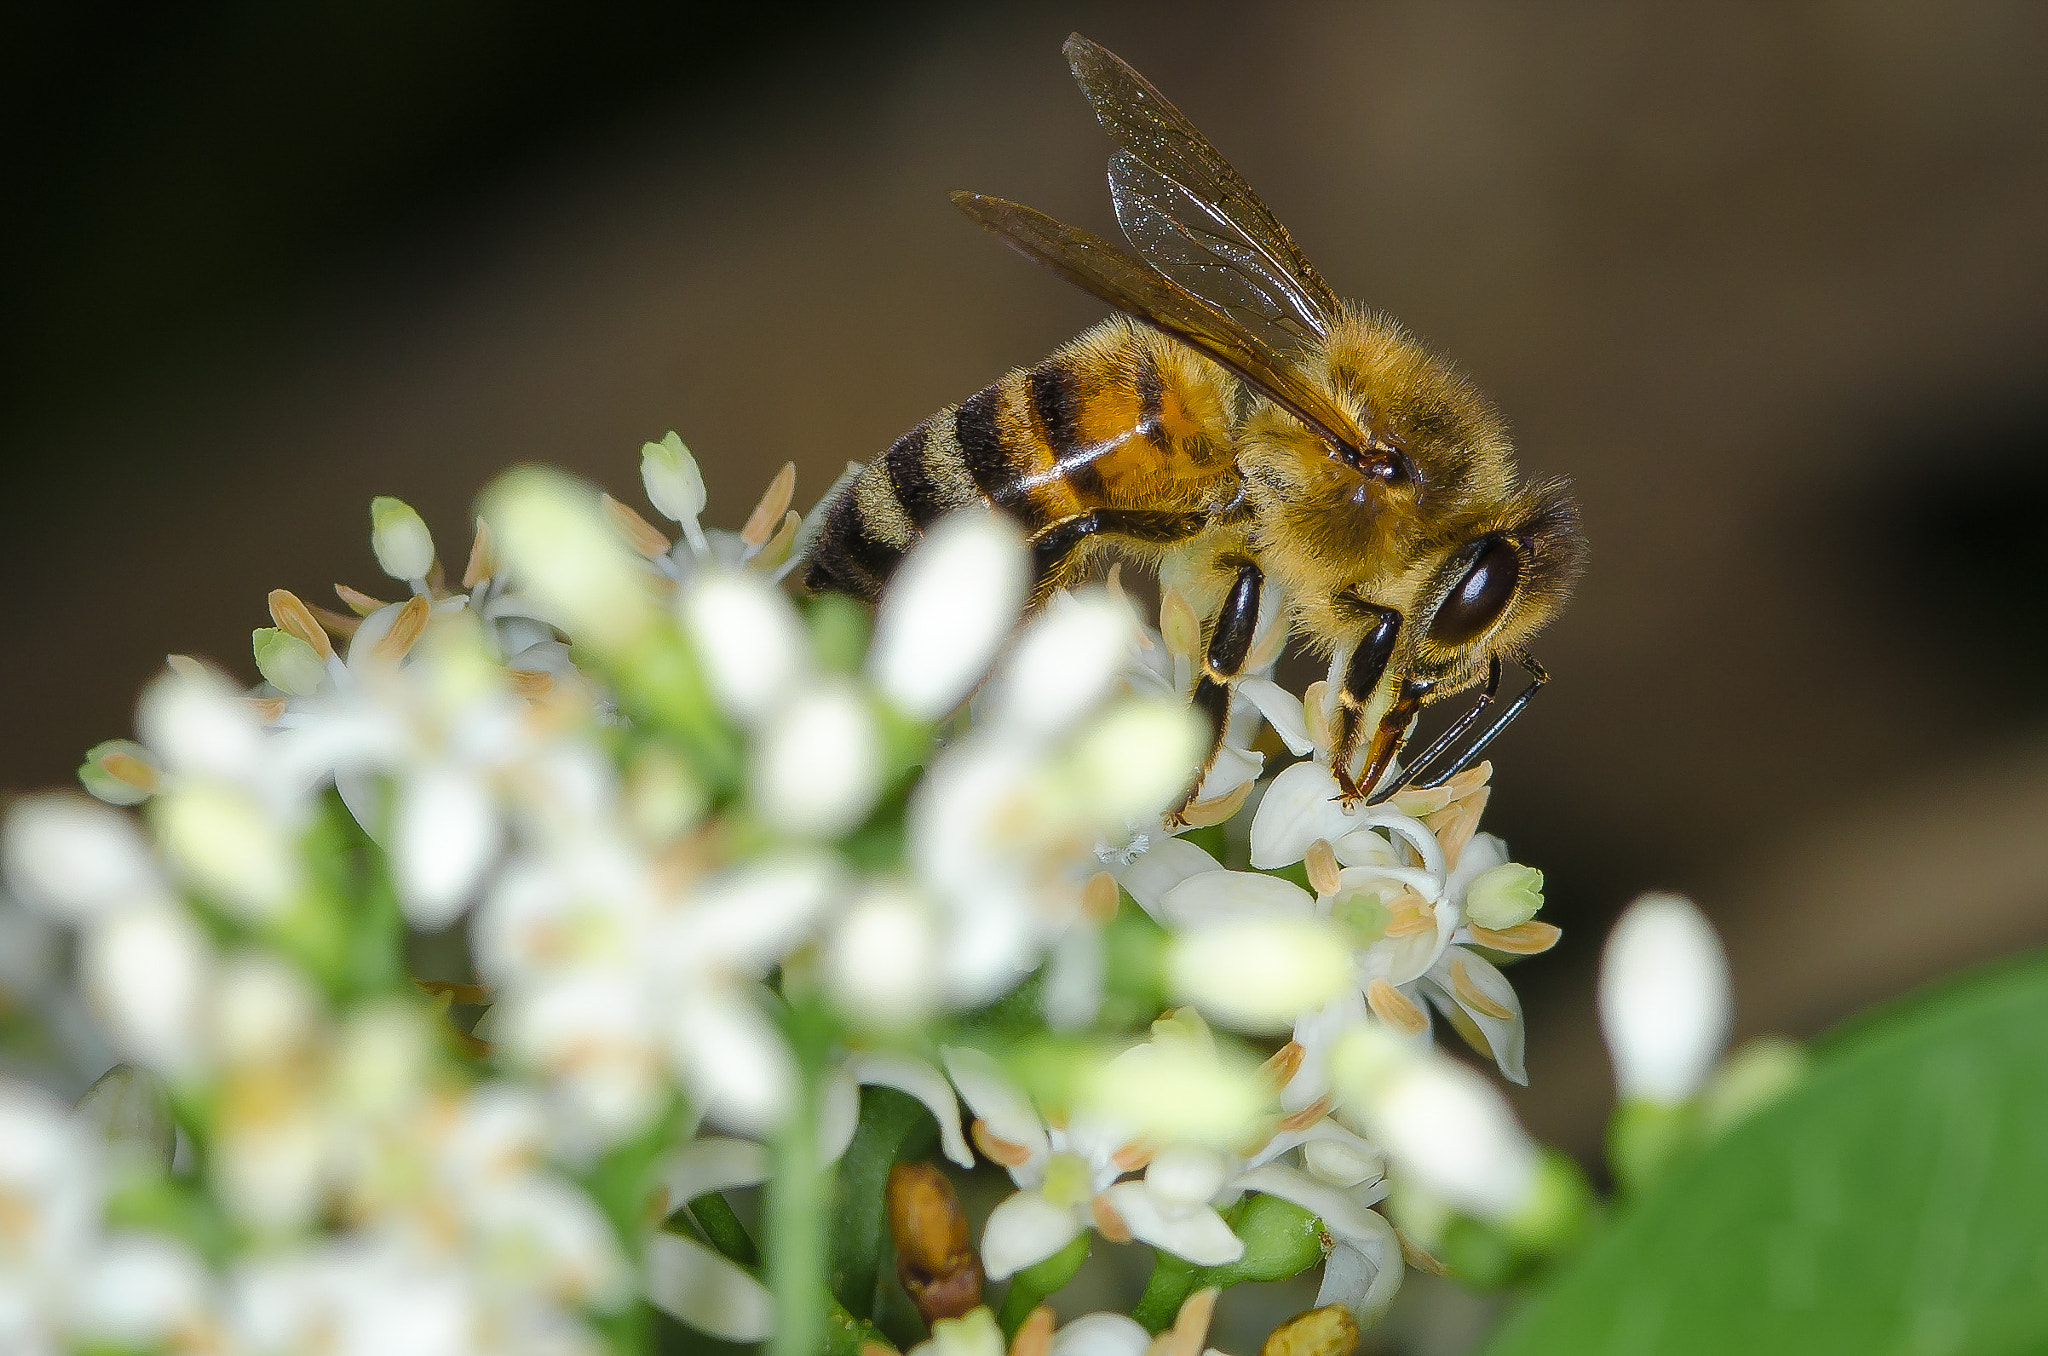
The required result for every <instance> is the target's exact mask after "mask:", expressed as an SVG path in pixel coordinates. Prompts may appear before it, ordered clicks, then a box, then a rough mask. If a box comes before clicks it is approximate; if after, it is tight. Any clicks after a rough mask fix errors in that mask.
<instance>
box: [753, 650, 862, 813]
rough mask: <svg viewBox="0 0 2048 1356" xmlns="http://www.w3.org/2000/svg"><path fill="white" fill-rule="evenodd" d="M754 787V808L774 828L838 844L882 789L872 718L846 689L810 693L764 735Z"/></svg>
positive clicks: (757, 748) (858, 697) (757, 752)
mask: <svg viewBox="0 0 2048 1356" xmlns="http://www.w3.org/2000/svg"><path fill="white" fill-rule="evenodd" d="M752 781H753V784H752V787H751V790H752V793H753V799H754V805H755V808H757V809H758V810H759V811H760V813H761V817H762V818H763V819H766V820H767V821H768V822H769V823H770V824H772V825H774V826H775V827H776V828H778V829H781V830H782V831H784V832H785V833H798V834H809V835H815V836H816V837H820V838H836V837H838V836H839V835H840V834H842V833H845V832H846V831H847V830H849V829H851V828H853V827H854V826H855V825H857V824H859V823H860V822H861V821H862V820H863V819H865V818H867V814H868V811H869V810H870V809H872V808H873V807H874V803H875V797H876V795H877V794H879V793H880V791H881V789H882V737H881V734H880V732H879V731H878V730H877V729H876V728H875V717H874V713H873V712H872V711H870V710H869V709H868V705H867V703H866V701H864V700H863V699H862V697H861V695H860V694H859V693H858V692H856V691H855V690H854V689H853V688H852V687H851V686H850V685H848V684H846V683H835V684H831V685H828V686H825V687H820V688H817V689H814V690H811V691H808V692H805V693H804V694H803V695H802V696H801V697H799V698H797V700H796V701H795V702H794V703H793V704H792V705H791V706H790V708H789V710H788V711H786V712H784V713H782V715H781V716H780V717H779V718H777V719H775V720H774V721H773V722H772V723H771V724H770V726H769V727H768V729H766V730H765V731H764V732H763V733H762V736H761V739H760V742H759V743H758V744H757V745H756V746H755V750H754V775H753V779H752Z"/></svg>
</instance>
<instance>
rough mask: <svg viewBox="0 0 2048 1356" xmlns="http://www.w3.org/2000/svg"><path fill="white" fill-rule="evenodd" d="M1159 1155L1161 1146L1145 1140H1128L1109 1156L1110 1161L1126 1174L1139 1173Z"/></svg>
mask: <svg viewBox="0 0 2048 1356" xmlns="http://www.w3.org/2000/svg"><path fill="white" fill-rule="evenodd" d="M1158 1153H1159V1146H1158V1145H1156V1144H1152V1143H1149V1142H1147V1141H1145V1140H1143V1139H1133V1140H1128V1141H1126V1142H1125V1143H1123V1144H1122V1145H1120V1146H1119V1147H1118V1148H1117V1151H1116V1152H1115V1153H1113V1154H1111V1155H1110V1156H1109V1161H1110V1162H1112V1163H1114V1164H1116V1165H1117V1167H1118V1168H1119V1169H1121V1170H1122V1171H1124V1172H1137V1171H1138V1170H1139V1169H1141V1168H1143V1167H1145V1166H1146V1165H1147V1164H1148V1163H1150V1162H1151V1161H1152V1160H1153V1158H1154V1157H1155V1156H1157V1155H1158Z"/></svg>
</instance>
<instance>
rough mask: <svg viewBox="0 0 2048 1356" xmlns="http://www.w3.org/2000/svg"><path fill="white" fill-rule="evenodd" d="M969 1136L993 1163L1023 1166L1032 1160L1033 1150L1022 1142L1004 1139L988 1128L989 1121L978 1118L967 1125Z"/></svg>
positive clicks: (1005, 1165) (1011, 1166)
mask: <svg viewBox="0 0 2048 1356" xmlns="http://www.w3.org/2000/svg"><path fill="white" fill-rule="evenodd" d="M967 1136H968V1138H969V1139H972V1140H973V1141H974V1147H975V1148H977V1149H979V1150H981V1154H982V1157H984V1158H986V1159H988V1161H989V1162H991V1163H998V1164H1001V1165H1002V1166H1003V1167H1006V1168H1021V1167H1023V1166H1024V1165H1025V1164H1026V1163H1029V1162H1030V1161H1031V1150H1029V1149H1027V1148H1025V1147H1024V1146H1023V1145H1022V1144H1017V1143H1013V1142H1012V1141H1010V1140H1007V1139H1004V1138H1003V1137H1002V1136H1001V1135H998V1134H997V1133H996V1132H995V1131H993V1130H991V1129H989V1128H988V1122H987V1121H984V1120H980V1119H978V1118H977V1119H976V1120H975V1122H974V1124H972V1125H970V1126H968V1127H967Z"/></svg>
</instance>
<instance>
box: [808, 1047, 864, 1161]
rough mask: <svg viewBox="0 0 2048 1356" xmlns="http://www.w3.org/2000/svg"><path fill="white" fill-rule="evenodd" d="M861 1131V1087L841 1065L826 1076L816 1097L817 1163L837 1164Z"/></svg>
mask: <svg viewBox="0 0 2048 1356" xmlns="http://www.w3.org/2000/svg"><path fill="white" fill-rule="evenodd" d="M859 1128H860V1084H859V1083H858V1082H856V1081H854V1077H853V1074H852V1072H851V1071H850V1070H849V1069H847V1068H846V1066H845V1065H844V1064H843V1063H842V1064H841V1065H840V1066H839V1067H838V1068H836V1069H833V1070H831V1071H830V1072H828V1073H827V1074H826V1075H825V1082H824V1086H823V1087H822V1088H821V1089H820V1090H819V1096H818V1162H819V1163H820V1164H823V1165H825V1166H828V1167H829V1166H830V1165H832V1164H834V1163H837V1162H838V1161H839V1156H840V1155H841V1154H843V1153H845V1152H846V1150H847V1147H848V1146H849V1145H851V1144H852V1143H853V1132H854V1131H855V1130H857V1129H859Z"/></svg>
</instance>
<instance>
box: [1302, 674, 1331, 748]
mask: <svg viewBox="0 0 2048 1356" xmlns="http://www.w3.org/2000/svg"><path fill="white" fill-rule="evenodd" d="M1329 692H1330V685H1329V683H1328V682H1326V681H1325V680H1323V679H1321V678H1318V679H1317V680H1316V681H1315V682H1313V683H1310V684H1309V685H1308V690H1307V691H1306V692H1304V693H1302V694H1301V723H1302V725H1303V726H1305V727H1306V728H1307V730H1308V737H1309V742H1310V743H1312V744H1314V745H1315V746H1316V747H1317V748H1319V749H1327V748H1329V747H1330V740H1331V738H1332V734H1331V731H1330V713H1329V712H1328V710H1326V709H1325V708H1324V705H1323V702H1324V699H1325V698H1326V697H1327V696H1328V695H1329Z"/></svg>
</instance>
